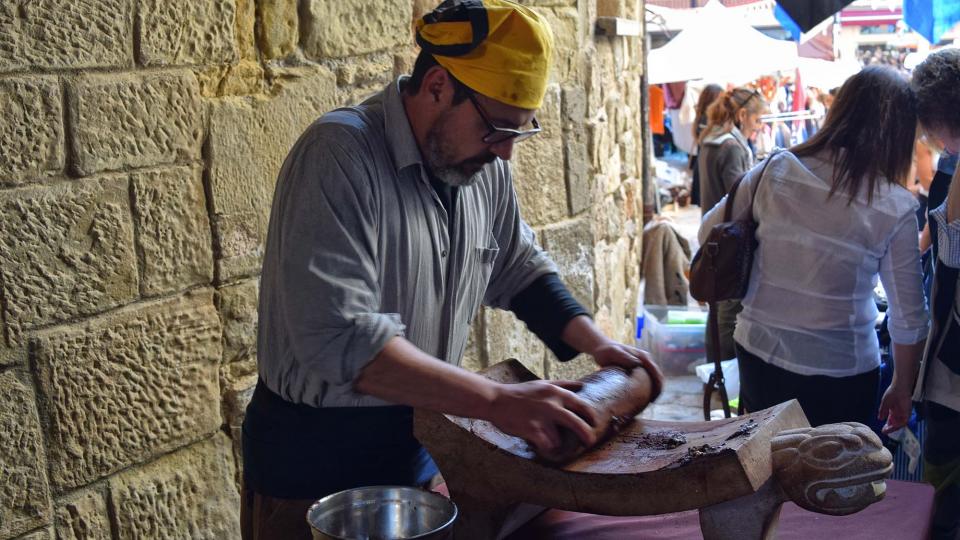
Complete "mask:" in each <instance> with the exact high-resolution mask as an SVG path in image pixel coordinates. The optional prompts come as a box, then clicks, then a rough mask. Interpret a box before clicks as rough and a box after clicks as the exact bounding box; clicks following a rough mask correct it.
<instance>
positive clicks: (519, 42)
mask: <svg viewBox="0 0 960 540" xmlns="http://www.w3.org/2000/svg"><path fill="white" fill-rule="evenodd" d="M417 43H419V44H420V46H421V47H422V48H423V49H424V50H425V51H427V52H428V53H430V54H431V55H433V57H434V58H436V60H437V63H439V64H440V65H441V66H443V67H444V68H446V69H447V71H449V72H450V74H451V75H453V76H454V77H456V78H457V80H459V81H460V82H462V83H463V84H465V85H467V86H468V87H469V88H471V89H472V90H474V91H476V92H479V93H480V94H483V95H485V96H487V97H489V98H492V99H495V100H497V101H500V102H502V103H506V104H507V105H513V106H514V107H520V108H523V109H538V108H540V105H542V104H543V94H544V93H545V92H546V88H547V75H548V71H549V67H550V51H551V49H552V48H553V34H552V33H551V32H550V27H549V25H548V24H547V22H546V21H545V20H544V19H543V17H541V16H539V15H537V14H536V13H535V12H534V11H533V10H531V9H529V8H526V7H524V6H521V5H518V4H515V3H513V2H509V1H507V0H482V1H481V0H466V1H463V0H461V1H460V2H453V1H447V2H444V3H443V4H441V5H440V6H439V7H438V8H437V9H436V10H434V11H433V12H431V13H428V14H427V15H424V16H423V18H421V19H420V20H418V21H417Z"/></svg>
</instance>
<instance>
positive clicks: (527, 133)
mask: <svg viewBox="0 0 960 540" xmlns="http://www.w3.org/2000/svg"><path fill="white" fill-rule="evenodd" d="M467 97H468V98H470V103H473V108H475V109H476V110H477V113H479V114H480V118H482V119H483V121H484V122H485V123H486V124H487V128H488V129H489V130H490V131H488V132H487V134H486V135H484V136H483V138H482V139H481V140H482V141H483V142H485V143H487V144H497V143H501V142H504V141H507V140H510V139H513V142H515V143H517V142H520V141H522V140H524V139H529V138H530V137H532V136H534V135H536V134H537V133H540V122H537V118H536V117H533V118H531V119H530V123H531V125H532V126H533V127H531V128H530V129H522V130H521V129H509V128H502V127H497V126H495V125H494V124H493V122H491V121H490V117H489V116H487V113H486V112H484V110H483V108H482V107H481V106H480V104H479V103H477V98H475V97H474V96H473V92H467Z"/></svg>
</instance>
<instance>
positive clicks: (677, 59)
mask: <svg viewBox="0 0 960 540" xmlns="http://www.w3.org/2000/svg"><path fill="white" fill-rule="evenodd" d="M797 58H798V56H797V45H796V43H794V42H792V41H783V40H779V39H774V38H771V37H768V36H766V35H764V34H763V33H762V32H759V31H758V30H756V29H754V28H753V27H752V26H750V25H749V24H747V23H746V22H745V21H744V20H743V18H742V17H738V16H736V15H734V14H731V13H729V12H728V11H727V8H725V7H724V6H723V5H722V4H720V2H718V1H717V0H710V2H708V3H707V5H706V6H704V7H703V8H701V9H700V10H699V12H698V13H697V15H696V16H695V17H692V18H691V19H690V21H689V24H688V26H687V27H686V28H685V29H684V30H683V31H681V32H680V33H679V34H677V36H676V37H674V38H673V39H672V40H670V42H668V43H667V44H666V45H664V46H663V47H660V48H657V49H654V50H652V51H650V54H649V55H648V57H647V70H648V72H649V83H650V84H661V83H668V82H679V81H689V80H694V79H705V80H709V81H711V82H720V83H732V84H741V83H745V82H747V81H750V80H753V79H756V78H757V77H759V76H761V75H765V74H768V73H772V72H774V71H778V70H787V69H794V68H796V67H797Z"/></svg>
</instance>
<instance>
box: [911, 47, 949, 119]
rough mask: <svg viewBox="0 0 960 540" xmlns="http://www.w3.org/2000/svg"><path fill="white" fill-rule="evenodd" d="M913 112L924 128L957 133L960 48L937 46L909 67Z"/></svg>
mask: <svg viewBox="0 0 960 540" xmlns="http://www.w3.org/2000/svg"><path fill="white" fill-rule="evenodd" d="M912 86H913V90H914V91H915V92H916V93H917V116H918V118H919V119H920V124H921V125H922V126H923V127H924V128H926V129H945V130H947V132H948V133H950V134H953V135H958V134H960V107H958V106H957V104H958V103H960V49H940V50H939V51H937V52H935V53H933V54H931V55H930V56H928V57H927V58H926V60H924V61H923V62H921V63H920V65H919V66H917V67H916V69H914V70H913V81H912Z"/></svg>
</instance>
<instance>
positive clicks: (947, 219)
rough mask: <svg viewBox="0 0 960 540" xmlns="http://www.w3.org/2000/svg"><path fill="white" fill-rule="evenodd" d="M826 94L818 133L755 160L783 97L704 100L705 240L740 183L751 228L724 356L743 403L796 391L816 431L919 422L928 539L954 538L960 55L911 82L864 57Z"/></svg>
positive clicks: (929, 62)
mask: <svg viewBox="0 0 960 540" xmlns="http://www.w3.org/2000/svg"><path fill="white" fill-rule="evenodd" d="M830 97H831V99H830V101H829V109H828V110H827V112H826V115H825V118H824V119H823V121H822V123H821V124H820V125H818V126H817V129H816V130H815V131H814V132H813V133H811V134H809V136H808V137H806V138H805V139H804V140H803V141H802V142H799V144H796V142H797V141H791V142H794V143H795V144H784V145H778V146H782V147H785V148H786V149H785V150H774V151H771V152H769V153H768V154H767V157H766V158H765V159H764V160H762V161H761V162H760V163H758V162H757V161H756V160H755V157H754V156H755V155H756V152H755V150H756V140H757V133H758V132H759V131H760V129H761V123H760V117H761V116H762V115H764V114H767V113H769V111H770V110H771V107H772V106H773V107H775V105H773V104H772V103H771V102H770V100H768V99H767V98H766V97H765V96H764V93H763V92H762V91H760V89H759V88H758V89H753V88H747V87H743V88H733V89H729V90H726V91H723V90H722V89H721V88H719V87H718V88H708V89H706V90H705V91H704V92H703V94H702V95H701V98H702V99H701V100H700V104H699V106H698V122H697V126H696V128H695V130H696V131H695V137H696V142H697V145H698V151H697V163H696V169H695V174H696V176H697V178H696V181H697V182H698V183H699V190H698V191H699V194H700V204H701V208H702V211H703V214H704V215H703V221H702V224H701V228H700V233H699V237H700V241H701V243H703V242H704V240H705V239H706V237H707V235H708V234H709V232H710V230H711V229H712V228H713V227H714V226H715V225H717V224H719V223H720V222H722V221H723V220H724V210H726V205H727V200H728V196H727V195H728V193H729V192H730V190H731V187H732V186H733V185H734V182H736V181H737V179H739V178H741V177H742V180H741V181H740V183H739V185H738V186H737V188H736V189H737V196H736V197H735V198H734V199H733V200H734V202H733V208H732V216H733V219H746V218H747V217H749V216H752V218H753V219H754V220H755V221H756V223H757V229H756V239H757V242H758V248H757V251H756V253H755V255H754V261H753V267H752V270H751V273H750V282H749V287H748V289H747V293H746V296H745V297H744V298H743V299H742V300H730V301H725V302H721V303H718V304H717V305H716V310H717V316H718V320H719V322H720V332H719V334H720V337H719V341H720V351H722V352H721V354H722V356H723V357H724V358H734V357H736V359H737V363H738V367H739V372H740V400H741V403H742V405H743V407H744V408H745V410H747V411H756V410H760V409H763V408H766V407H770V406H773V405H775V404H777V403H781V402H783V401H787V400H789V399H797V400H798V401H799V402H800V404H801V406H802V407H803V410H804V412H805V413H806V415H807V417H808V419H809V420H810V423H811V425H814V426H816V425H821V424H827V423H834V422H845V421H855V422H861V423H864V424H867V425H871V426H874V428H875V429H877V431H878V432H881V433H882V434H884V435H892V436H894V437H897V436H900V435H901V434H903V433H904V432H903V430H902V428H904V427H905V426H908V424H909V425H914V424H913V423H914V422H916V421H917V418H922V421H923V422H924V425H925V431H924V437H923V454H924V455H923V458H924V475H925V478H926V480H928V481H929V482H931V483H932V484H933V485H934V486H935V487H936V502H935V515H934V521H933V537H934V538H937V539H941V538H943V539H954V538H956V537H957V532H958V522H960V287H958V269H960V181H958V180H954V181H952V178H954V177H955V174H954V171H955V169H956V161H957V154H958V152H960V108H958V107H957V104H958V103H960V49H942V50H939V51H937V52H935V53H933V54H931V55H930V56H929V57H928V58H927V59H926V60H925V61H924V62H923V63H921V64H920V65H919V66H917V67H916V68H915V69H914V70H913V73H912V74H911V75H910V77H906V76H904V75H903V74H902V73H901V72H900V71H899V70H897V69H895V68H892V67H890V66H887V65H869V66H866V67H865V68H864V69H862V70H861V71H860V72H859V73H857V74H856V75H854V76H852V77H850V78H849V79H848V80H847V81H846V82H845V83H844V84H843V85H842V86H841V87H840V88H839V89H838V90H837V91H836V92H835V94H834V95H831V96H830ZM878 282H879V284H880V285H881V287H878V286H877V285H878ZM878 321H882V322H881V323H879V324H878ZM708 350H709V348H708Z"/></svg>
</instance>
